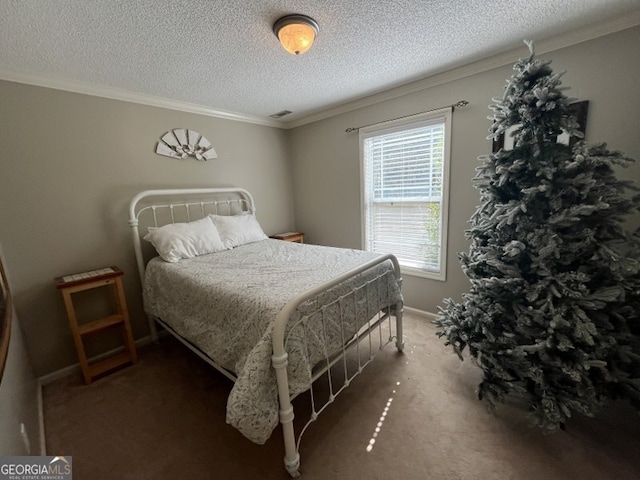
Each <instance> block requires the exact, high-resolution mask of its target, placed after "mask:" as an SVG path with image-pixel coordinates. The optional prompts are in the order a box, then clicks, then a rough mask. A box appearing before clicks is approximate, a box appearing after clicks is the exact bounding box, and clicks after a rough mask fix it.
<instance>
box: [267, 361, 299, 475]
mask: <svg viewBox="0 0 640 480" xmlns="http://www.w3.org/2000/svg"><path fill="white" fill-rule="evenodd" d="M287 357H288V355H287V353H286V352H284V353H282V354H281V355H276V354H275V353H274V355H273V356H272V357H271V361H272V363H273V368H274V369H275V371H276V380H277V382H278V398H279V400H280V423H281V424H282V433H283V435H284V466H285V468H286V469H287V472H289V475H291V477H292V478H298V477H299V476H300V454H299V453H298V447H297V445H296V437H295V433H294V430H293V417H294V414H293V405H291V399H290V398H289V379H288V377H287V364H288V363H289V362H288V360H287Z"/></svg>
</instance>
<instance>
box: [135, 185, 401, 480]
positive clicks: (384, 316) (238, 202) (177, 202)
mask: <svg viewBox="0 0 640 480" xmlns="http://www.w3.org/2000/svg"><path fill="white" fill-rule="evenodd" d="M151 198H156V199H157V202H150V200H149V199H151ZM240 212H251V213H255V204H254V201H253V197H252V196H251V194H250V193H249V192H248V191H247V190H244V189H241V188H198V189H165V190H146V191H143V192H140V193H139V194H137V195H136V196H135V197H134V198H133V199H132V200H131V203H130V207H129V225H130V226H131V228H132V234H133V245H134V250H135V254H136V262H137V266H138V273H139V275H140V281H141V283H142V284H144V279H145V265H146V261H147V259H148V258H150V257H151V256H152V255H153V254H154V253H153V252H152V250H151V251H148V252H147V253H146V254H145V252H144V249H143V244H142V242H141V241H140V239H141V237H143V236H144V235H145V234H146V228H145V229H144V232H141V231H140V229H139V226H140V219H141V217H143V216H145V215H146V216H148V217H150V221H149V224H148V225H147V226H156V227H158V226H162V225H165V224H169V223H176V222H184V221H193V220H197V219H199V218H203V217H205V216H206V215H208V214H209V213H214V214H218V215H234V214H236V213H240ZM386 261H391V262H392V263H393V267H394V270H393V271H394V275H395V277H396V280H397V282H398V286H399V287H400V286H401V285H402V277H401V274H400V266H399V264H398V261H397V259H396V258H395V256H393V255H384V256H380V257H379V258H377V259H375V260H372V261H369V262H367V263H365V264H363V265H361V266H360V267H357V268H354V269H352V270H350V271H349V272H346V273H344V274H342V275H340V276H337V277H336V278H334V279H332V280H331V281H329V282H326V283H325V284H322V285H318V286H317V287H316V288H314V289H312V290H309V291H307V292H306V293H304V294H302V295H299V296H298V297H296V298H294V299H292V300H290V301H289V302H288V303H287V304H286V305H285V306H284V308H283V309H282V310H281V311H280V313H279V314H278V316H277V319H276V321H275V326H274V330H273V334H272V339H273V355H272V364H273V368H274V369H275V374H276V380H277V388H278V399H279V404H280V406H279V417H280V423H281V424H282V429H283V435H284V450H285V456H284V463H285V468H286V469H287V471H288V472H289V474H290V475H291V477H293V478H297V477H299V476H300V470H299V468H300V454H299V447H300V441H301V439H302V435H303V434H304V433H305V431H306V430H307V428H308V427H309V425H310V424H311V423H312V422H314V421H315V420H316V419H317V418H318V415H319V414H320V413H321V412H322V411H323V410H324V409H325V408H326V407H327V406H328V405H329V404H331V403H333V401H334V400H335V398H336V396H337V395H338V394H339V393H341V392H342V391H343V390H344V389H345V388H346V387H347V386H349V384H350V383H351V381H352V380H353V378H354V377H355V376H357V375H358V374H359V373H360V372H362V370H363V368H364V367H365V366H366V365H367V364H369V363H370V362H371V361H372V360H373V358H374V356H375V354H376V353H377V351H379V350H382V349H383V348H384V347H385V346H386V345H387V344H389V343H391V342H392V341H393V340H395V345H396V348H397V349H398V351H399V352H402V351H403V348H404V342H403V335H402V311H403V304H402V302H401V301H400V302H398V303H397V304H396V305H393V306H387V305H378V307H379V309H378V311H377V312H375V313H373V315H369V317H370V318H369V319H368V321H367V322H366V324H365V325H364V327H363V328H361V330H360V331H359V332H358V333H357V334H356V335H355V336H353V337H351V338H344V333H343V346H342V349H341V350H340V351H338V352H328V351H326V348H325V353H324V355H325V361H323V362H321V363H322V365H320V366H318V367H317V368H315V369H314V370H313V372H312V384H311V387H310V389H309V392H310V399H311V415H310V418H309V420H308V421H307V422H306V424H305V425H304V426H303V427H302V429H301V430H300V432H299V434H298V437H297V439H296V434H295V430H294V426H293V419H294V412H293V405H292V403H291V401H292V400H293V398H294V397H293V396H291V395H290V389H289V380H288V374H287V364H288V360H287V358H288V353H287V341H288V338H289V337H290V335H291V332H293V330H294V329H295V328H303V329H305V328H306V323H307V322H308V321H310V318H311V317H314V318H316V317H319V318H321V320H320V321H322V322H323V326H324V322H325V312H326V311H327V309H328V308H330V307H334V308H338V310H339V312H340V315H341V321H340V324H341V327H342V325H343V323H342V314H343V313H342V312H343V308H346V307H345V305H346V303H347V302H349V301H353V302H356V301H357V296H358V294H360V295H362V293H361V292H364V294H366V293H367V289H368V288H373V287H375V286H374V285H373V284H374V282H375V281H376V280H377V279H378V278H379V277H378V278H375V279H372V280H369V281H368V282H366V283H364V284H361V285H359V286H357V287H355V288H353V289H352V290H351V291H350V292H349V293H347V294H345V295H342V296H340V297H339V298H338V299H336V300H333V301H331V302H329V304H325V305H319V306H318V308H317V310H316V311H315V312H312V313H310V314H308V315H304V316H303V317H302V318H301V319H300V320H299V321H298V322H297V323H296V324H295V325H289V330H288V332H287V331H286V327H287V325H288V323H289V319H290V317H291V316H292V314H293V313H294V312H295V311H296V309H297V308H298V306H299V305H301V304H302V303H304V302H305V301H307V300H310V299H313V298H316V297H317V296H318V295H319V294H320V293H322V292H325V291H327V290H329V289H331V288H332V287H334V286H336V285H338V284H340V283H342V282H344V281H346V280H347V279H350V278H352V277H355V276H357V275H359V274H361V273H363V272H365V271H367V270H369V269H371V268H373V267H375V266H376V265H378V264H380V263H383V262H386ZM316 314H318V315H316ZM392 318H395V333H394V331H393V328H394V325H393V322H392V321H391V319H392ZM156 322H157V323H159V324H160V325H161V326H163V327H164V328H165V329H166V330H167V331H168V332H169V333H171V334H172V335H173V336H175V337H176V338H177V339H178V340H179V341H181V342H182V343H183V344H184V345H185V346H187V347H188V348H189V349H190V350H192V351H193V352H195V353H196V354H197V355H198V356H199V357H200V358H202V359H203V360H204V361H205V362H207V363H208V364H209V365H211V366H213V367H214V368H215V369H216V370H218V371H220V372H221V373H222V374H223V375H225V376H226V377H228V378H230V379H231V380H233V381H235V380H236V376H235V374H234V373H232V372H229V371H228V370H226V369H224V368H222V367H220V366H219V365H217V364H216V363H215V361H213V360H212V359H211V358H210V357H209V356H208V355H207V354H205V353H204V352H203V351H202V350H200V349H199V348H198V347H197V346H196V345H194V344H192V343H191V342H190V341H188V340H186V339H184V338H182V337H180V336H179V335H178V334H177V333H176V332H175V331H174V330H173V328H171V327H170V326H169V325H167V324H166V323H165V322H163V321H162V319H159V318H155V317H149V329H150V332H151V337H152V339H153V340H154V341H157V339H158V332H157V328H156ZM383 326H384V330H383ZM323 328H324V327H323ZM387 328H388V330H387ZM305 331H306V330H305ZM375 332H377V333H378V336H379V338H378V339H376V340H374V339H373V338H372V336H373V334H374V333H375ZM385 332H386V333H385ZM367 340H368V341H367ZM361 344H364V346H363V347H361ZM374 345H376V347H375V348H374ZM352 349H355V351H356V357H357V362H356V363H357V366H356V367H355V368H352V370H353V371H351V372H350V371H349V367H348V366H347V360H346V355H347V352H348V351H350V350H352ZM361 350H364V351H365V353H364V354H363V353H362V352H361ZM363 355H364V360H363V359H362V356H363ZM340 362H342V365H341V367H342V370H343V371H342V372H341V374H342V375H343V377H342V385H337V386H336V385H334V376H333V375H332V369H333V368H340V367H336V366H337V365H339V363H340ZM321 376H325V377H326V381H327V384H328V389H329V395H328V398H327V399H326V400H325V401H324V403H322V404H320V405H317V404H316V399H315V398H314V387H313V385H314V382H316V380H318V379H319V378H320V377H321Z"/></svg>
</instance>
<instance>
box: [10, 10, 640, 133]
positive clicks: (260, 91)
mask: <svg viewBox="0 0 640 480" xmlns="http://www.w3.org/2000/svg"><path fill="white" fill-rule="evenodd" d="M290 13H302V14H305V15H309V16H311V17H313V18H314V19H315V20H316V21H317V22H318V23H319V25H320V33H319V35H318V37H317V40H316V44H315V45H314V46H313V48H312V49H311V50H310V51H309V52H307V53H306V54H304V55H301V56H298V57H296V56H293V55H290V54H288V53H286V52H285V51H284V50H283V49H282V48H281V47H280V45H279V44H278V42H277V39H276V37H275V36H274V34H273V32H272V30H271V28H272V24H273V22H274V21H275V20H277V19H278V18H279V17H280V16H283V15H286V14H290ZM639 13H640V0H509V1H505V0H500V1H497V0H313V1H312V0H298V1H288V0H253V1H246V2H243V1H242V0H183V1H177V0H0V79H1V78H4V79H9V80H16V79H17V81H21V79H30V80H33V79H34V78H37V79H39V80H38V82H39V83H41V84H47V82H51V83H52V84H54V85H64V84H69V85H76V86H77V85H83V86H95V87H96V88H104V89H113V90H114V91H122V92H129V93H131V94H142V95H146V96H149V98H156V97H157V98H162V99H170V100H174V101H179V102H188V103H189V104H192V105H194V106H197V107H202V108H203V109H205V110H206V109H210V110H216V111H221V112H230V113H233V114H238V115H242V116H247V117H255V118H257V119H259V118H264V119H265V120H268V116H269V115H270V114H273V113H276V112H279V111H281V110H285V109H286V110H290V111H292V112H293V114H291V115H289V116H287V117H285V118H283V119H282V120H283V121H292V120H296V121H300V120H301V119H303V118H305V117H307V118H308V117H309V116H311V115H314V114H318V112H322V111H325V110H327V109H331V108H335V107H337V106H339V105H341V104H344V103H347V102H352V101H354V100H357V99H360V98H363V97H365V96H367V95H371V94H375V93H378V92H381V91H384V90H386V89H389V88H392V87H397V86H400V85H403V84H406V83H409V82H413V81H416V80H420V79H423V78H426V77H429V76H430V75H433V74H436V73H439V72H443V71H446V70H448V69H452V68H455V67H459V66H462V65H465V64H468V63H471V62H474V61H476V60H479V59H482V58H486V57H489V56H491V55H495V54H498V53H501V52H506V51H509V50H512V49H514V48H520V47H523V44H522V40H523V39H524V38H526V39H532V40H535V41H536V42H537V41H538V40H540V39H545V38H550V37H553V36H557V35H560V34H565V33H566V32H567V31H570V30H573V29H578V28H583V27H586V26H589V25H593V24H597V23H598V22H604V21H605V20H608V19H615V18H624V17H629V16H632V17H634V18H638V16H639V15H638V14H639ZM523 52H524V50H523ZM23 81H27V80H23ZM38 82H33V81H32V82H31V83H38ZM27 83H29V81H27ZM71 89H72V88H71Z"/></svg>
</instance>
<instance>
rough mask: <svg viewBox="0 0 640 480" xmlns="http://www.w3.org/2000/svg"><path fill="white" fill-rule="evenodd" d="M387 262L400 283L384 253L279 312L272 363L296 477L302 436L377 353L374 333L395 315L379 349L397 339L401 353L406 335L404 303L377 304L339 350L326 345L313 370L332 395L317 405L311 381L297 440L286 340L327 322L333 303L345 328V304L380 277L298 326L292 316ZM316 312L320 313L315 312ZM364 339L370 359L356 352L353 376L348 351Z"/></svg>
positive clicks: (289, 466)
mask: <svg viewBox="0 0 640 480" xmlns="http://www.w3.org/2000/svg"><path fill="white" fill-rule="evenodd" d="M388 261H391V262H392V263H393V267H394V270H393V273H392V274H393V275H395V277H396V279H397V281H398V284H401V282H402V279H401V275H400V266H399V264H398V261H397V259H396V258H395V256H393V255H385V256H382V257H380V258H378V259H375V260H372V261H370V262H368V263H366V264H364V265H362V266H360V267H358V268H356V269H353V270H351V271H349V272H347V273H345V274H343V275H341V276H339V277H336V278H334V279H333V280H331V281H330V282H327V283H325V284H323V285H320V286H318V287H317V288H314V289H313V290H310V291H308V292H306V293H304V294H302V295H299V296H298V297H296V298H295V299H293V300H291V301H290V302H289V303H287V305H285V307H284V308H283V309H282V311H281V312H280V314H279V315H278V318H277V320H276V325H275V328H274V331H273V356H272V363H273V367H274V369H275V372H276V379H277V382H278V397H279V401H280V423H281V424H282V429H283V433H284V447H285V457H284V463H285V467H286V469H287V471H288V472H289V474H290V475H291V476H292V477H293V478H296V477H299V476H300V470H299V468H300V454H299V446H300V439H301V438H302V435H303V434H304V432H305V431H306V429H307V427H308V426H309V425H310V424H311V423H312V422H313V421H315V420H316V418H317V416H318V414H319V413H321V412H322V410H324V408H326V406H328V405H329V404H330V403H332V402H333V401H334V399H335V397H336V396H337V395H338V394H339V393H340V392H342V390H344V389H345V388H346V387H347V386H349V384H350V382H351V380H352V379H353V378H354V377H355V376H356V375H358V374H359V373H360V372H361V371H362V369H363V368H364V367H365V366H366V365H367V364H368V363H369V362H370V361H371V360H372V359H373V357H374V356H375V352H374V351H373V348H372V347H371V345H372V341H371V335H372V333H373V332H375V331H378V332H379V334H380V336H381V337H382V326H383V323H384V322H385V321H387V322H390V321H391V317H392V316H393V317H395V320H396V322H395V329H396V331H395V335H394V334H393V333H392V329H391V325H390V326H389V327H390V328H389V334H388V338H387V340H386V341H383V339H382V338H381V339H380V340H381V341H380V343H379V345H380V349H382V348H383V347H384V346H385V345H386V344H387V343H389V342H391V341H393V339H394V338H395V340H396V347H397V349H398V351H400V352H402V350H403V348H404V342H403V336H402V310H403V305H402V302H401V301H400V302H398V303H397V304H395V305H378V306H377V312H375V313H374V312H371V313H374V314H373V315H372V316H368V318H367V319H366V321H365V322H364V323H365V326H364V328H363V329H361V330H360V331H359V332H358V333H357V334H356V335H355V336H345V335H344V334H343V342H342V347H341V349H340V350H339V351H338V352H334V351H331V350H328V349H327V348H325V359H324V364H323V365H321V367H320V368H319V369H317V370H316V371H314V372H313V375H312V378H313V379H314V380H315V379H316V378H318V377H320V376H321V375H323V374H326V375H327V379H328V384H329V397H328V400H327V401H326V402H325V403H324V404H323V405H322V406H321V407H319V408H318V405H317V404H316V401H315V398H314V392H313V383H312V386H311V407H312V409H311V411H312V414H311V418H310V419H309V420H308V421H307V423H306V424H305V426H304V427H303V428H302V429H301V431H300V433H299V435H298V438H297V439H296V435H295V431H294V427H293V419H294V412H293V405H292V403H291V400H292V398H291V395H290V388H289V379H288V375H287V365H288V360H287V359H288V356H289V353H288V352H287V343H288V339H289V338H290V336H291V332H292V331H294V329H295V328H305V326H306V325H305V324H306V322H307V321H308V320H309V319H310V318H312V317H314V316H315V317H316V321H321V322H324V321H325V317H324V311H325V310H326V309H327V308H329V307H330V306H331V305H333V304H336V303H338V305H337V308H338V309H339V311H340V314H341V315H340V319H339V322H340V326H341V329H342V328H343V325H344V318H343V304H344V303H345V302H349V301H353V302H355V301H357V295H358V293H359V292H360V291H362V290H365V291H366V289H367V288H370V286H372V285H373V287H371V288H377V284H376V281H377V280H378V278H374V279H371V280H369V281H368V282H367V283H365V284H364V285H359V286H357V287H355V288H353V289H352V290H351V291H350V292H349V293H347V294H345V295H342V296H340V297H339V298H338V299H337V300H334V301H332V302H330V304H325V305H318V308H317V310H316V311H315V312H314V313H312V314H309V315H305V316H304V317H303V318H302V319H300V320H299V321H298V322H297V323H296V325H289V319H290V318H291V317H292V316H293V314H294V312H295V311H296V309H297V308H298V307H299V306H300V305H301V304H303V303H305V302H306V301H308V300H310V299H313V298H316V297H318V295H319V294H321V293H322V292H325V291H327V290H329V289H331V288H332V287H334V286H336V285H338V284H340V283H343V282H345V281H347V280H348V279H350V278H352V277H355V276H357V275H359V274H361V273H363V272H365V271H367V270H369V269H371V268H373V267H375V266H376V265H379V264H381V263H384V262H388ZM387 274H388V273H387ZM383 275H385V274H383ZM315 313H317V314H319V315H314V314H315ZM356 314H357V313H356ZM323 328H324V326H323ZM363 338H364V339H368V347H369V354H368V356H367V359H366V360H365V361H364V362H363V363H361V362H360V358H361V357H360V354H358V355H357V358H358V368H357V370H356V371H355V372H353V374H351V375H350V374H349V372H348V371H347V365H346V354H347V351H348V350H349V349H350V348H352V347H353V348H359V345H360V342H361V340H362V339H363ZM365 348H366V347H365ZM340 361H342V362H343V365H344V376H343V379H342V384H341V385H334V383H333V379H332V376H331V367H332V366H333V365H335V364H336V363H338V362H340Z"/></svg>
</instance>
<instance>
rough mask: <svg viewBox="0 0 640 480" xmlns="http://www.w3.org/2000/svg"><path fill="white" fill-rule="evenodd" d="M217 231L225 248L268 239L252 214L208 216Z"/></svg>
mask: <svg viewBox="0 0 640 480" xmlns="http://www.w3.org/2000/svg"><path fill="white" fill-rule="evenodd" d="M209 217H210V218H211V220H212V221H213V224H214V225H215V226H216V228H217V229H218V233H219V234H220V238H221V239H222V243H223V244H224V246H225V247H227V248H234V247H239V246H240V245H244V244H245V243H252V242H258V241H260V240H264V239H266V238H269V237H267V236H266V235H265V233H264V232H263V231H262V227H260V224H259V223H258V220H256V217H255V215H253V214H252V213H248V212H245V213H241V214H239V215H229V216H224V215H209Z"/></svg>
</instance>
